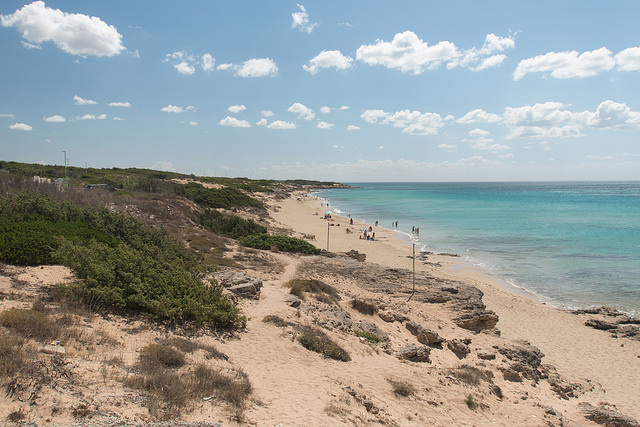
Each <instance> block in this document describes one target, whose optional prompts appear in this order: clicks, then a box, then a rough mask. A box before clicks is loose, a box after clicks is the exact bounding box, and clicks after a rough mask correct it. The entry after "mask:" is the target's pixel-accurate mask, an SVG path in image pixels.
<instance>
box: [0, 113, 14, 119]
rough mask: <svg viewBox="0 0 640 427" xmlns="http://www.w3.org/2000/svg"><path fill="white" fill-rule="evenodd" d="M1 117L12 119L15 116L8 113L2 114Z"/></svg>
mask: <svg viewBox="0 0 640 427" xmlns="http://www.w3.org/2000/svg"><path fill="white" fill-rule="evenodd" d="M0 117H8V118H10V119H12V118H13V117H14V115H13V114H7V113H1V114H0Z"/></svg>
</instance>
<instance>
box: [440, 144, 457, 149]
mask: <svg viewBox="0 0 640 427" xmlns="http://www.w3.org/2000/svg"><path fill="white" fill-rule="evenodd" d="M456 147H457V145H451V144H440V145H438V148H444V149H449V148H456Z"/></svg>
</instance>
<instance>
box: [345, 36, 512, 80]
mask: <svg viewBox="0 0 640 427" xmlns="http://www.w3.org/2000/svg"><path fill="white" fill-rule="evenodd" d="M514 46H515V42H514V40H513V37H500V36H496V35H495V34H488V35H487V36H486V38H485V42H484V45H483V46H482V48H480V49H476V48H471V49H468V50H461V49H459V48H458V47H457V46H456V45H455V44H454V43H452V42H449V41H441V42H439V43H438V44H435V45H433V46H430V45H429V44H428V43H427V42H424V41H422V40H421V39H420V38H418V36H417V35H416V34H415V33H413V32H412V31H405V32H403V33H398V34H396V35H395V36H394V37H393V40H392V41H391V42H385V41H383V40H377V41H376V43H375V44H371V45H362V46H360V47H359V48H358V50H357V51H356V59H357V60H358V61H362V62H364V63H366V64H369V65H382V66H385V67H387V68H396V69H399V70H401V71H403V72H411V73H413V74H420V73H422V72H424V71H425V70H435V69H437V68H438V67H440V65H441V64H442V63H446V64H447V68H448V69H452V68H456V67H465V68H469V69H471V70H474V71H481V70H484V69H487V68H489V67H493V66H496V65H499V64H501V63H502V62H503V61H504V60H505V59H506V56H505V55H504V54H498V52H502V51H503V50H505V49H510V48H513V47H514Z"/></svg>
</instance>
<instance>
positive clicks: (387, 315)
mask: <svg viewBox="0 0 640 427" xmlns="http://www.w3.org/2000/svg"><path fill="white" fill-rule="evenodd" d="M378 317H379V318H381V319H382V320H384V321H385V322H387V323H393V322H395V321H396V317H395V316H394V315H393V313H391V312H388V311H379V312H378Z"/></svg>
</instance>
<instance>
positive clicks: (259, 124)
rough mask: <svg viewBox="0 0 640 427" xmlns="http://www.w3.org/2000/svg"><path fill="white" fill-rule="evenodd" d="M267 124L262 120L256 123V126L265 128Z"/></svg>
mask: <svg viewBox="0 0 640 427" xmlns="http://www.w3.org/2000/svg"><path fill="white" fill-rule="evenodd" d="M268 123H269V122H268V121H267V119H265V118H262V119H260V120H258V121H257V122H256V126H266V125H267V124H268Z"/></svg>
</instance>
